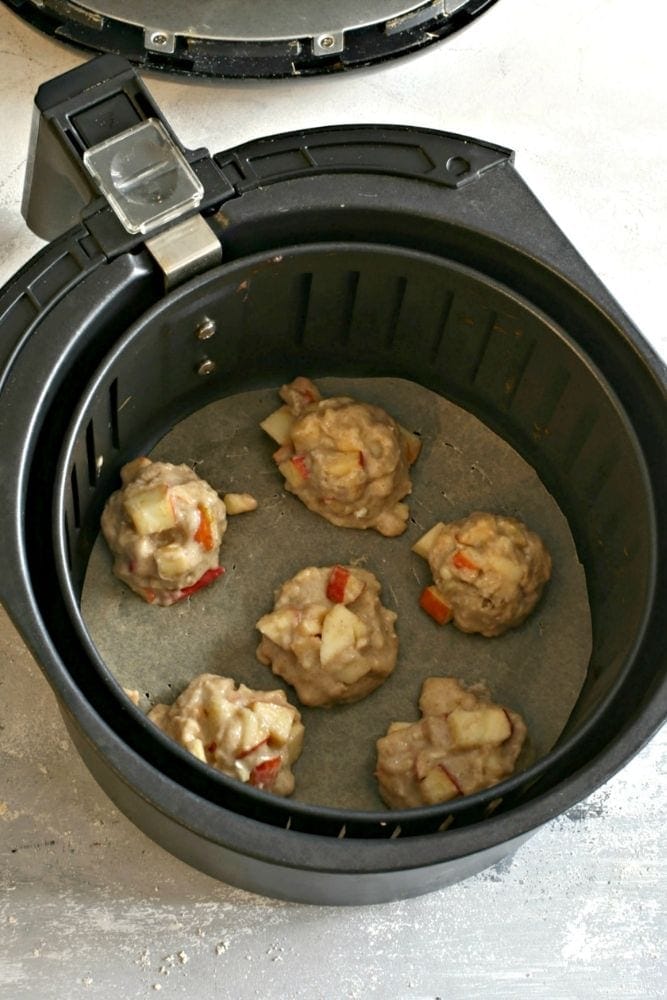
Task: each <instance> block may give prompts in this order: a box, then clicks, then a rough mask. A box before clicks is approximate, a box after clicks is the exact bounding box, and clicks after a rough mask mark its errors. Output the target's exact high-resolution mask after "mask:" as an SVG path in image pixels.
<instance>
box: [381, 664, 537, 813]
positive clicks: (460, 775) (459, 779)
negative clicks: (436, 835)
mask: <svg viewBox="0 0 667 1000" xmlns="http://www.w3.org/2000/svg"><path fill="white" fill-rule="evenodd" d="M419 708H420V711H421V713H422V718H421V719H420V721H419V722H414V723H410V722H394V723H392V724H391V725H390V726H389V729H388V730H387V734H386V736H383V737H381V738H380V739H379V740H378V741H377V769H376V772H375V773H376V777H377V780H378V786H379V792H380V795H381V797H382V799H383V800H384V802H386V804H387V805H388V806H389V807H390V808H391V809H410V808H414V807H416V806H425V805H436V804H437V803H439V802H447V801H448V800H449V799H453V798H456V797H458V796H459V795H470V794H472V792H479V791H481V790H482V789H484V788H490V787H491V786H492V785H496V784H497V783H498V782H499V781H503V780H504V779H505V778H508V777H509V776H510V775H511V774H512V772H513V770H514V767H515V765H516V761H517V758H518V756H519V753H520V752H521V748H522V746H523V743H524V740H525V738H526V725H525V723H524V721H523V719H522V718H521V716H520V715H519V714H518V713H516V712H513V711H511V710H510V709H509V708H503V707H501V706H500V705H495V704H494V703H493V702H492V701H491V696H490V694H489V691H488V689H487V688H486V687H485V686H484V685H483V684H474V685H471V686H470V687H465V686H464V685H463V684H461V683H460V682H459V681H458V680H456V679H455V678H453V677H428V678H427V679H426V680H425V681H424V684H423V687H422V692H421V697H420V699H419Z"/></svg>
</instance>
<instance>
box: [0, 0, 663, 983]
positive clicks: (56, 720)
mask: <svg viewBox="0 0 667 1000" xmlns="http://www.w3.org/2000/svg"><path fill="white" fill-rule="evenodd" d="M662 7H663V5H662V4H660V3H659V2H658V0H652V2H651V0H649V2H648V3H644V4H640V5H630V4H628V3H627V0H586V2H585V3H583V4H582V3H581V2H579V0H561V2H559V3H553V2H548V0H500V2H499V3H497V4H496V5H495V6H494V7H493V8H492V9H491V10H490V11H489V12H487V13H486V14H485V15H484V16H483V17H482V18H481V19H480V20H479V21H477V22H476V23H474V24H473V25H472V26H471V27H470V28H469V29H468V30H466V31H464V32H462V33H460V34H458V35H456V36H453V37H452V38H450V39H448V40H447V41H446V42H444V43H443V44H440V45H437V46H434V47H432V48H430V49H427V50H425V51H424V52H422V53H420V54H418V55H416V56H413V57H410V58H408V59H403V60H398V61H394V62H390V63H387V64H385V65H383V66H381V67H379V68H376V69H372V70H366V71H357V72H354V73H349V74H345V75H342V76H333V77H327V78H312V79H304V80H286V81H271V82H258V81H243V82H241V81H230V82H224V83H221V82H215V83H208V82H201V81H199V82H196V81H184V80H182V79H160V78H157V77H151V78H149V79H148V80H147V82H148V86H149V88H150V89H151V90H152V91H153V93H154V94H155V96H156V98H157V100H158V102H159V103H160V104H161V105H162V107H163V109H164V111H165V114H166V115H167V117H168V118H169V120H170V122H171V124H172V125H173V127H174V128H175V130H176V132H177V134H178V135H179V136H180V138H181V139H182V140H183V142H184V143H185V144H186V145H187V146H189V147H191V148H194V147H196V146H198V145H207V146H209V148H211V149H212V150H219V149H224V148H226V147H228V146H232V145H235V144H237V143H239V142H241V141H244V140H246V139H250V138H253V137H257V136H261V135H266V134H271V133H274V132H276V131H282V130H288V129H292V128H300V127H307V126H311V125H322V124H331V123H340V122H397V123H405V124H414V125H422V126H428V127H431V128H440V129H444V130H448V131H453V132H459V133H463V134H467V135H472V136H476V137H479V138H482V139H485V140H488V141H491V142H496V143H499V144H501V145H505V146H509V147H511V148H513V149H514V150H516V165H517V169H518V170H519V172H520V173H521V174H522V175H523V177H524V178H525V180H526V181H527V183H528V184H529V186H530V187H531V188H532V190H533V191H534V193H535V194H536V196H537V197H538V198H539V199H540V200H541V201H542V203H543V204H544V205H545V206H546V208H547V210H548V211H549V212H550V214H551V215H552V216H553V217H554V218H555V220H556V222H557V223H558V224H559V225H560V227H561V228H562V229H563V230H564V232H565V233H566V234H567V236H568V237H569V238H570V239H571V241H572V242H573V243H574V244H575V246H576V247H577V248H578V249H579V251H580V252H581V253H582V255H583V256H584V258H585V259H586V260H587V261H588V263H589V264H590V265H591V266H592V268H593V269H594V270H595V271H596V272H597V273H598V275H599V276H600V278H601V279H602V280H603V282H604V283H605V284H606V285H607V286H608V288H609V289H610V290H611V292H612V294H613V295H614V296H615V297H616V298H617V300H618V301H619V302H620V304H621V305H622V306H623V308H624V309H625V310H626V312H627V313H628V314H629V315H630V316H631V318H632V319H633V321H634V322H635V323H636V325H637V326H638V327H639V329H640V330H641V331H642V332H643V334H644V336H645V337H646V338H647V339H648V340H649V341H650V342H651V344H652V345H653V346H654V348H655V349H656V350H657V351H658V352H659V353H660V354H661V355H662V356H663V358H665V357H667V329H666V327H665V324H664V295H665V293H664V288H663V284H664V269H665V232H667V187H666V185H665V168H666V166H667V99H666V96H665V95H666V92H667V86H666V79H665V73H664V52H663V48H664V28H665V14H664V11H663V9H662ZM640 12H641V13H640ZM0 32H1V40H0V131H1V132H2V135H3V141H2V143H0V284H1V283H2V282H4V281H5V280H6V279H8V278H9V277H10V276H11V274H12V273H13V272H14V271H15V270H16V269H17V268H18V267H19V266H20V265H21V264H22V263H24V262H25V261H26V260H27V259H28V258H29V256H30V255H31V254H32V253H34V252H35V251H36V250H37V249H38V248H39V246H40V245H41V243H40V241H39V240H38V239H37V238H36V237H34V236H33V235H32V234H30V233H29V232H28V230H27V228H26V227H25V224H24V222H23V220H22V218H21V215H20V211H19V205H20V198H21V187H22V180H23V173H24V168H25V160H26V151H27V144H28V131H29V125H30V116H31V108H32V101H33V97H34V93H35V90H36V88H37V87H38V85H39V84H40V83H41V82H43V81H44V80H46V79H49V78H50V77H52V76H54V75H56V74H57V73H60V72H63V71H65V70H67V69H69V68H71V67H72V66H74V65H76V64H78V63H79V62H81V61H82V56H81V55H80V54H78V53H76V52H73V51H72V50H68V49H66V48H63V47H61V46H60V45H59V44H57V43H56V42H53V41H50V40H48V39H45V38H43V37H41V36H40V35H38V34H36V33H35V32H33V31H32V30H31V29H29V28H28V27H26V26H25V25H24V24H23V23H22V22H20V21H19V20H17V19H16V18H15V17H14V16H13V15H12V14H11V13H10V12H9V11H8V9H6V8H5V7H4V6H3V7H0ZM666 770H667V729H666V728H663V729H662V731H661V732H659V733H658V734H657V735H655V736H654V738H653V739H652V740H651V742H650V743H649V744H648V745H647V746H646V747H645V748H644V750H642V751H641V752H640V753H639V754H638V755H637V757H635V758H634V760H632V761H631V762H630V763H629V764H628V765H627V766H626V767H625V768H624V769H623V771H621V772H620V773H619V774H617V775H616V776H615V777H613V778H612V779H611V780H610V781H609V782H608V783H607V784H606V785H605V786H604V787H602V788H600V789H598V790H597V791H596V792H595V793H594V794H593V795H591V797H590V798H588V799H587V800H585V801H584V802H582V803H580V804H579V805H578V806H576V807H575V808H573V809H570V810H569V811H568V812H567V813H565V814H564V815H562V816H560V817H559V818H557V819H555V820H553V821H552V822H551V823H549V824H548V825H547V826H545V827H543V828H542V829H541V830H539V831H538V832H537V833H536V834H535V835H534V836H533V837H532V838H531V839H530V840H529V841H528V842H527V843H526V844H525V845H524V846H523V847H522V848H520V850H519V851H518V852H517V853H516V854H515V855H514V856H513V857H512V858H511V859H508V860H506V861H505V862H503V863H502V864H500V865H498V866H496V867H495V868H493V869H490V870H488V871H486V872H484V873H482V874H480V875H478V876H476V877H474V878H471V879H469V880H467V881H465V882H463V883H460V884H458V885H456V886H453V887H451V888H448V889H444V890H441V891H438V892H435V893H432V894H430V895H428V896H423V897H421V898H418V899H413V900H407V901H402V902H397V903H388V904H384V905H377V906H369V907H355V908H350V909H335V908H327V907H319V906H304V905H298V904H292V903H285V902H276V901H274V900H270V899H265V898H262V897H258V896H254V895H251V894H249V893H246V892H243V891H241V890H238V889H232V888H230V887H228V886H226V885H224V884H222V883H220V882H216V881H215V880H213V879H211V878H209V877H208V876H205V875H203V874H201V873H199V872H197V871H194V870H192V869H190V868H188V867H187V866H185V865H184V864H182V863H181V862H179V861H177V860H175V859H174V858H172V857H171V856H170V855H168V854H167V853H166V852H165V851H163V850H162V849H161V848H159V847H157V846H156V845H155V844H153V843H152V842H151V841H150V840H148V839H147V838H146V837H145V836H144V835H143V834H142V833H140V832H139V831H138V830H137V829H136V828H135V827H133V826H132V824H131V823H130V822H129V821H128V820H127V819H126V818H125V817H124V816H123V815H121V814H119V813H118V812H117V810H116V809H115V808H114V807H113V805H112V804H111V803H110V801H109V800H108V799H107V798H106V796H105V795H104V794H103V793H102V792H101V791H100V789H99V788H98V787H97V785H96V784H95V782H94V781H93V779H92V778H91V777H90V775H89V774H88V772H87V771H86V769H85V767H84V766H83V764H82V763H81V761H80V759H79V757H78V756H77V754H76V752H75V751H74V750H73V748H72V746H71V744H70V742H69V740H68V738H67V735H66V732H65V729H64V727H63V725H62V722H61V720H60V716H59V713H58V709H57V706H56V703H55V700H54V698H53V695H52V694H51V691H50V689H49V687H48V685H47V684H46V682H45V680H44V679H43V678H42V676H41V674H40V671H39V669H38V667H37V666H36V665H35V663H34V661H33V660H32V659H31V657H30V655H29V653H28V652H27V650H26V649H25V647H24V645H23V643H22V642H21V640H20V639H19V637H18V636H17V635H16V633H15V632H14V630H13V627H12V626H11V624H10V623H9V621H8V620H7V619H6V617H5V616H4V613H2V612H0V857H1V858H2V868H1V870H0V997H1V998H2V1000H18V998H27V997H29V998H34V1000H56V998H57V1000H79V998H88V997H90V998H92V997H99V998H107V997H108V998H112V997H114V998H115V997H118V998H134V997H137V998H139V997H142V998H143V997H151V996H154V995H155V994H157V993H160V995H161V996H164V997H170V996H178V997H198V998H208V997H221V998H230V1000H245V998H254V997H262V998H263V1000H267V998H268V1000H278V998H288V1000H292V998H294V1000H301V998H303V1000H315V998H326V1000H328V998H338V997H341V998H348V997H349V998H367V997H377V998H396V997H398V998H410V1000H427V998H428V1000H436V998H438V997H440V998H442V1000H445V998H446V1000H459V998H461V1000H468V998H474V997H478V996H482V995H484V996H486V997H491V998H499V1000H504V998H507V1000H510V998H512V1000H515V998H520V1000H523V998H532V997H535V998H538V997H539V998H544V1000H546V998H556V997H557V998H564V1000H565V998H568V1000H569V998H582V1000H584V998H586V1000H588V998H591V997H600V998H619V1000H620V998H623V1000H631V998H635V997H636V998H638V1000H639V998H654V997H655V998H657V997H664V996H666V995H667V993H666V985H665V984H666V983H667V975H666V973H667V969H666V963H665V930H666V927H667V921H666V916H665V899H666V897H667V871H666V867H665V858H666V857H667V837H666V833H665V829H666V819H667V810H666V808H665V805H666V798H667V795H666V793H667V781H666V778H665V772H666Z"/></svg>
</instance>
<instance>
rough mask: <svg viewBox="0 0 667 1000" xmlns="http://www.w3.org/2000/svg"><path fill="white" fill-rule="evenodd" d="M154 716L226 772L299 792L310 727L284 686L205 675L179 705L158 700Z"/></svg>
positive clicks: (288, 792) (169, 732) (196, 753)
mask: <svg viewBox="0 0 667 1000" xmlns="http://www.w3.org/2000/svg"><path fill="white" fill-rule="evenodd" d="M148 718H149V719H151V721H152V722H154V723H155V725H156V726H159V728H160V729H162V730H163V731H164V732H165V733H166V734H167V735H168V736H171V738H172V739H174V740H176V742H177V743H180V745H181V746H183V747H185V749H186V750H189V751H190V753H192V754H194V756H195V757H197V758H199V760H201V761H203V762H204V763H205V764H210V765H211V767H215V768H217V769H218V771H222V772H223V774H226V775H228V776H229V777H231V778H237V779H238V780H239V781H243V782H246V783H248V784H250V785H254V786H255V787H256V788H261V789H264V790H265V791H270V792H274V793H275V794H276V795H291V794H292V792H293V791H294V775H293V774H292V764H294V763H295V761H296V760H298V758H299V755H300V753H301V748H302V745H303V736H304V727H303V724H302V722H301V714H300V712H299V711H298V709H296V708H295V707H294V706H293V705H290V703H289V702H288V701H287V698H286V697H285V692H284V691H253V690H252V689H251V688H248V687H246V686H245V684H239V686H238V688H237V687H236V686H235V684H234V681H233V680H232V679H231V678H230V677H219V676H218V675H217V674H200V675H199V676H198V677H195V678H194V679H193V680H192V681H191V682H190V684H188V686H187V687H186V689H185V690H184V691H183V692H182V693H181V694H180V695H179V696H178V698H177V699H176V700H175V701H174V702H173V704H171V705H155V706H154V708H152V709H151V710H150V712H149V713H148Z"/></svg>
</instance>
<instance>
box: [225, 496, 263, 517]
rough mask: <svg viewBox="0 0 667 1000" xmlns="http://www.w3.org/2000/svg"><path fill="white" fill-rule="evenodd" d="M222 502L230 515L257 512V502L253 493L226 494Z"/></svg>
mask: <svg viewBox="0 0 667 1000" xmlns="http://www.w3.org/2000/svg"><path fill="white" fill-rule="evenodd" d="M222 500H223V503H224V505H225V510H226V511H227V513H228V514H232V515H233V514H247V513H248V511H251V510H257V501H256V500H255V498H254V496H252V494H251V493H225V495H224V496H223V498H222Z"/></svg>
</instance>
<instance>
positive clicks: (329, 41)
mask: <svg viewBox="0 0 667 1000" xmlns="http://www.w3.org/2000/svg"><path fill="white" fill-rule="evenodd" d="M317 43H318V45H319V46H320V48H321V49H330V48H332V47H333V46H334V45H335V44H336V39H335V38H334V36H333V35H320V37H319V38H318V39H317Z"/></svg>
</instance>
